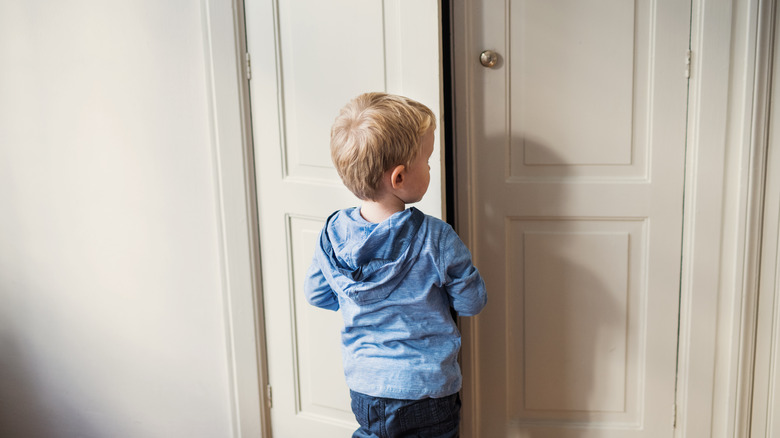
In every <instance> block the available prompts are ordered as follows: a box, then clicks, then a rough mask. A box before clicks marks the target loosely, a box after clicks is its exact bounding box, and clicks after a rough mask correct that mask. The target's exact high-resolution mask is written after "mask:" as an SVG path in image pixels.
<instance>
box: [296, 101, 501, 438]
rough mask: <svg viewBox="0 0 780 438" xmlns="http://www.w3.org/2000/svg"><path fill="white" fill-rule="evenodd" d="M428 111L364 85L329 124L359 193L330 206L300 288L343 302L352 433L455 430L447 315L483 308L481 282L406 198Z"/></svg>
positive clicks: (424, 167)
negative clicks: (343, 204)
mask: <svg viewBox="0 0 780 438" xmlns="http://www.w3.org/2000/svg"><path fill="white" fill-rule="evenodd" d="M435 127H436V120H435V118H434V115H433V112H432V111H431V110H430V109H429V108H428V107H426V106H425V105H423V104H421V103H419V102H415V101H414V100H411V99H408V98H405V97H401V96H394V95H389V94H385V93H366V94H362V95H360V96H358V97H356V98H355V99H353V100H352V101H350V102H349V103H348V104H347V105H346V106H345V107H344V108H343V109H342V110H341V112H340V114H339V116H338V117H337V118H336V121H335V123H334V124H333V128H332V130H331V144H330V148H331V158H332V159H333V163H334V164H335V166H336V169H337V170H338V173H339V175H340V176H341V179H342V180H343V182H344V184H345V185H346V186H347V188H349V189H350V190H351V191H352V192H353V193H354V194H355V195H356V196H357V197H358V198H360V199H361V200H362V201H363V202H362V205H361V206H360V207H359V208H357V207H355V208H348V209H345V210H340V211H337V212H335V213H333V214H332V215H331V216H330V217H329V218H328V220H327V222H326V224H325V227H324V228H323V230H322V233H321V234H320V241H319V245H318V247H317V248H316V250H315V254H314V260H313V261H312V264H311V267H310V268H309V271H308V272H307V274H306V282H305V285H304V290H305V294H306V299H307V300H308V301H309V303H311V304H312V305H315V306H318V307H322V308H325V309H330V310H339V309H341V315H342V317H343V319H344V329H343V330H342V333H341V340H342V355H343V361H344V374H345V376H346V380H347V385H348V386H349V388H350V396H351V397H352V411H353V412H354V413H355V417H356V418H357V421H358V423H359V424H360V428H359V429H358V430H357V431H355V433H354V435H353V438H354V437H382V438H384V437H399V436H417V437H442V438H444V437H456V436H458V424H459V422H460V398H459V395H458V391H460V388H461V374H460V367H459V366H458V362H457V356H458V351H459V349H460V342H461V340H460V333H459V332H458V329H457V327H456V326H455V321H454V320H453V318H452V315H451V313H450V308H453V309H455V311H456V312H457V313H458V314H459V315H464V316H471V315H475V314H477V313H479V311H480V310H482V308H483V307H484V306H485V303H486V302H487V294H486V292H485V284H484V282H483V281H482V278H481V277H480V275H479V272H477V269H476V268H475V267H474V265H473V264H472V262H471V254H470V253H469V251H468V249H467V248H466V246H465V245H464V244H463V242H462V241H461V240H460V238H459V237H458V236H457V234H455V232H454V231H453V230H452V228H451V227H450V226H449V225H448V224H446V223H445V222H443V221H441V220H439V219H436V218H434V217H431V216H426V215H424V214H423V213H421V212H420V211H419V210H417V209H415V208H413V207H412V208H409V209H407V208H406V204H409V203H413V202H417V201H419V200H420V199H422V197H423V195H424V194H425V192H426V190H427V189H428V183H429V182H430V166H429V165H428V160H429V159H430V157H431V154H432V153H433V131H434V129H435Z"/></svg>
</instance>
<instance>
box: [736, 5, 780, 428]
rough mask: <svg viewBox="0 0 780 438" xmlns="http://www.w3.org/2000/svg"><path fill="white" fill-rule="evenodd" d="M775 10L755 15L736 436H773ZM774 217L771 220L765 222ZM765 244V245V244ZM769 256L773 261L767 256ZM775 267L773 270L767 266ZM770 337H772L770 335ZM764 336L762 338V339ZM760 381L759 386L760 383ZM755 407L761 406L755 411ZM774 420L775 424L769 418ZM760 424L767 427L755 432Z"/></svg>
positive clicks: (763, 8) (762, 10)
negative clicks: (771, 203)
mask: <svg viewBox="0 0 780 438" xmlns="http://www.w3.org/2000/svg"><path fill="white" fill-rule="evenodd" d="M775 12H776V8H775V1H774V0H757V11H756V13H755V17H756V18H755V22H756V28H757V30H756V36H755V61H754V66H755V67H754V68H755V71H754V77H753V88H752V90H751V91H752V94H751V97H752V107H751V110H752V117H751V119H750V142H749V144H748V145H749V148H750V171H749V180H748V184H749V186H748V187H749V188H748V201H749V202H748V210H747V224H748V229H747V237H746V250H745V254H746V256H745V265H744V266H745V282H744V285H745V288H744V290H743V307H742V325H741V326H740V329H741V338H740V341H741V344H740V356H739V360H740V364H739V370H740V373H739V375H738V378H739V380H738V382H737V409H736V422H737V430H736V431H737V434H739V435H740V436H746V437H747V436H768V435H767V434H768V432H769V429H768V427H769V423H767V421H766V420H767V419H766V418H765V415H766V411H767V407H768V403H770V400H769V399H768V397H769V394H768V392H767V391H768V388H766V387H764V385H767V384H768V379H769V378H770V374H771V373H772V371H771V369H770V363H769V359H768V355H767V349H768V351H769V352H771V351H772V348H773V346H772V344H771V341H767V340H766V339H767V337H768V336H769V333H767V332H771V331H772V321H771V320H768V321H767V320H765V318H766V317H763V318H762V314H763V315H766V314H767V312H769V313H770V314H771V312H772V310H771V309H772V307H773V303H774V301H775V298H774V294H775V289H774V285H775V284H776V281H777V278H776V272H774V269H771V268H770V267H774V266H775V265H776V262H777V260H776V257H777V256H776V249H775V247H776V245H777V242H776V241H774V242H773V241H768V240H767V239H770V238H771V237H773V236H776V233H775V232H772V231H768V229H766V228H765V226H766V227H769V228H772V227H774V228H775V229H776V228H777V223H776V219H775V221H774V223H772V222H773V221H772V218H773V217H774V214H773V213H772V212H768V211H766V210H765V208H766V203H767V196H768V194H769V193H770V192H771V193H774V189H773V188H768V187H767V181H768V180H767V175H768V172H769V171H771V170H776V169H769V168H768V166H769V163H768V157H769V148H770V143H769V142H770V137H769V134H770V124H771V120H770V116H771V114H770V113H771V106H772V103H771V101H772V79H773V65H774V62H773V61H774V60H773V58H774V52H775V47H774V46H775V26H776V21H775V20H776V16H775ZM766 220H769V221H768V222H765V221H766ZM765 246H766V248H765ZM767 256H769V258H770V259H769V260H765V259H764V257H767ZM767 268H770V269H767ZM770 338H771V337H770ZM762 339H763V340H762ZM759 383H760V384H759ZM756 409H761V412H760V413H758V414H757V413H756V411H755V410H756ZM770 423H771V422H770ZM755 427H759V428H762V429H763V430H754V428H755Z"/></svg>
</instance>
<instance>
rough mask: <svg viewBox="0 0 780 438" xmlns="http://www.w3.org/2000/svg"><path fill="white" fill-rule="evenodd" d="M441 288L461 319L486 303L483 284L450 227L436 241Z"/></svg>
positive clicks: (458, 238) (468, 254) (465, 250)
mask: <svg viewBox="0 0 780 438" xmlns="http://www.w3.org/2000/svg"><path fill="white" fill-rule="evenodd" d="M439 248H440V253H439V254H440V255H441V260H442V261H443V266H442V272H443V274H444V288H445V290H446V291H447V294H448V295H449V297H450V304H451V305H452V307H453V308H454V309H455V311H456V312H458V314H459V315H462V316H474V315H476V314H477V313H479V312H480V311H481V310H482V308H484V307H485V305H486V304H487V291H486V290H485V282H484V281H483V280H482V277H481V276H480V275H479V271H477V268H476V267H474V264H473V263H472V261H471V253H470V252H469V250H468V248H466V245H465V244H464V243H463V241H462V240H460V237H458V235H457V234H455V231H454V230H453V229H452V228H447V231H446V232H445V233H444V236H443V238H442V239H441V240H440V247H439Z"/></svg>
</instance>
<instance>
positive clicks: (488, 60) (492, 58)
mask: <svg viewBox="0 0 780 438" xmlns="http://www.w3.org/2000/svg"><path fill="white" fill-rule="evenodd" d="M479 62H481V63H482V65H484V66H485V67H487V68H491V67H493V66H495V65H496V63H498V53H496V52H494V51H492V50H485V51H484V52H482V53H481V54H480V55H479Z"/></svg>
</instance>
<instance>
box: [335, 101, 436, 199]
mask: <svg viewBox="0 0 780 438" xmlns="http://www.w3.org/2000/svg"><path fill="white" fill-rule="evenodd" d="M435 128H436V118H435V116H434V114H433V111H431V110H430V108H428V107H427V106H425V105H423V104H421V103H419V102H417V101H414V100H412V99H409V98H407V97H403V96H396V95H392V94H386V93H365V94H361V95H360V96H358V97H356V98H354V99H352V100H351V101H349V103H347V104H346V105H345V106H344V108H342V109H341V112H340V113H339V115H338V117H336V121H335V122H334V123H333V128H332V129H331V134H330V156H331V158H332V159H333V164H334V165H335V166H336V170H337V171H338V173H339V176H340V177H341V179H342V181H344V185H346V186H347V188H348V189H349V190H350V191H352V193H354V194H355V196H357V197H358V198H360V199H363V200H374V199H375V197H376V195H377V191H378V189H379V187H380V185H381V181H382V176H383V174H384V173H385V172H386V171H387V170H390V169H392V168H393V167H395V166H397V165H404V166H409V164H410V163H411V162H412V160H414V158H415V157H416V156H417V155H418V154H419V153H420V149H421V140H422V138H423V136H424V135H425V133H426V132H428V130H433V129H435Z"/></svg>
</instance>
